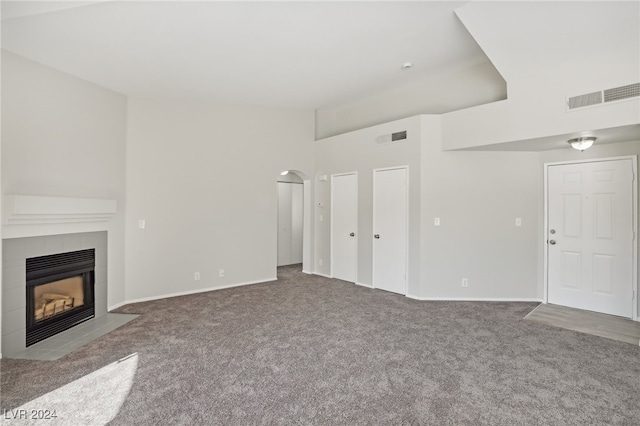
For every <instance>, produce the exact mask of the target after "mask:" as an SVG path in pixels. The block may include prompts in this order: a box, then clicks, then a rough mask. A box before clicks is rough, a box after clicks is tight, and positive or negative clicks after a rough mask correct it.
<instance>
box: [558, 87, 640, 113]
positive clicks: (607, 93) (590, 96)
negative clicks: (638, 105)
mask: <svg viewBox="0 0 640 426" xmlns="http://www.w3.org/2000/svg"><path fill="white" fill-rule="evenodd" d="M637 97H640V83H634V84H628V85H626V86H620V87H614V88H612V89H606V90H600V91H598V92H592V93H586V94H584V95H578V96H573V97H570V98H568V99H567V111H571V110H574V109H578V108H585V107H588V106H593V105H600V104H604V103H608V102H616V101H624V100H626V99H631V98H637Z"/></svg>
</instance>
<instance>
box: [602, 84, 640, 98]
mask: <svg viewBox="0 0 640 426" xmlns="http://www.w3.org/2000/svg"><path fill="white" fill-rule="evenodd" d="M638 96H640V83H636V84H629V85H627V86H621V87H616V88H614V89H608V90H605V91H604V101H605V102H613V101H620V100H622V99H629V98H636V97H638Z"/></svg>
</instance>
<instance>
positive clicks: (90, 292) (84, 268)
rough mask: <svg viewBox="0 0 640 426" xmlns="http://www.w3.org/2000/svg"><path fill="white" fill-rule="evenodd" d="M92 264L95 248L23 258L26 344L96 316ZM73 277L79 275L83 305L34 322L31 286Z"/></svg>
mask: <svg viewBox="0 0 640 426" xmlns="http://www.w3.org/2000/svg"><path fill="white" fill-rule="evenodd" d="M95 263H96V254H95V249H87V250H78V251H72V252H67V253H57V254H52V255H48V256H39V257H32V258H29V259H27V260H26V281H27V287H26V291H27V309H26V319H27V322H26V324H27V335H26V346H27V347H28V346H31V345H33V344H34V343H37V342H39V341H41V340H44V339H46V338H48V337H51V336H53V335H55V334H58V333H61V332H63V331H65V330H68V329H69V328H71V327H73V326H75V325H78V324H80V323H82V322H84V321H87V320H90V319H91V318H94V317H95V288H94V287H95ZM76 276H82V282H83V293H84V304H83V305H82V306H79V307H75V308H72V309H69V311H67V312H64V313H62V314H59V315H55V316H53V317H51V318H47V319H44V320H42V321H38V322H36V320H35V300H34V288H35V287H37V286H40V285H44V284H48V283H51V282H54V281H59V280H63V279H66V278H72V277H76Z"/></svg>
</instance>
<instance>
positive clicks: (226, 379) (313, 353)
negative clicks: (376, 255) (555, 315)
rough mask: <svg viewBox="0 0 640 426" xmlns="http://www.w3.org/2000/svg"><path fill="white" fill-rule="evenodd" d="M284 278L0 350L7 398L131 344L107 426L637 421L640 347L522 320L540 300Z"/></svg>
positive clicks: (20, 397)
mask: <svg viewBox="0 0 640 426" xmlns="http://www.w3.org/2000/svg"><path fill="white" fill-rule="evenodd" d="M278 275H279V280H278V281H277V282H272V283H264V284H257V285H252V286H246V287H239V288H235V289H227V290H219V291H214V292H209V293H202V294H197V295H191V296H182V297H178V298H172V299H164V300H158V301H153V302H145V303H139V304H134V305H128V306H125V307H122V308H120V309H119V311H121V312H126V313H137V314H141V316H140V317H139V318H137V319H135V320H133V321H131V322H130V323H128V324H126V325H125V326H123V327H121V328H118V329H117V330H115V331H113V332H111V333H110V334H108V335H106V336H104V337H102V338H100V339H98V340H95V341H93V342H91V343H90V344H88V345H86V346H84V347H82V348H80V349H79V350H77V351H75V352H73V353H72V354H70V355H67V356H65V357H63V358H61V359H59V360H57V361H28V360H10V359H3V360H1V361H0V372H1V373H2V381H1V385H2V388H1V396H2V400H1V408H2V409H11V408H14V409H15V408H16V407H20V406H23V404H25V403H27V402H29V401H32V400H33V399H35V398H37V397H42V396H43V395H44V394H46V393H48V392H51V391H54V390H55V389H57V388H60V387H61V386H63V385H66V384H68V383H70V382H73V381H75V380H76V379H81V378H82V377H83V376H85V375H88V374H89V373H92V372H96V371H97V370H100V369H102V368H103V367H105V366H108V368H107V369H106V370H104V371H105V372H109V371H112V370H111V369H113V368H117V367H113V366H114V365H116V366H117V365H118V363H115V362H116V361H118V360H119V359H121V358H124V357H127V356H129V355H131V354H134V353H137V361H136V362H137V364H136V365H135V373H133V379H132V380H130V379H128V380H125V379H122V380H121V381H122V382H123V383H122V385H121V387H122V392H124V393H125V395H126V392H129V393H128V396H126V397H125V398H122V399H123V400H124V403H123V404H122V406H121V408H120V410H119V413H118V414H117V415H116V417H115V418H114V419H113V421H112V422H111V424H113V425H132V424H136V425H157V424H184V425H200V424H207V425H210V424H221V425H236V424H241V425H249V424H318V425H320V424H322V425H325V424H384V425H389V424H416V425H417V424H433V425H436V424H437V425H441V424H469V425H477V424H491V425H496V424H504V425H507V424H508V425H517V424H527V425H531V424H575V425H584V424H624V425H637V424H640V403H639V402H638V401H640V347H638V346H633V345H630V344H627V343H622V342H616V341H612V340H609V339H605V338H601V337H596V336H591V335H587V334H582V333H578V332H575V331H570V330H564V329H560V328H555V327H551V326H547V325H543V324H538V323H535V322H531V321H523V320H522V318H523V317H524V316H525V315H526V314H527V313H529V312H530V311H531V310H532V309H533V308H534V307H535V304H534V303H496V302H493V303H492V302H420V301H415V300H411V299H408V298H406V297H403V296H399V295H394V294H391V293H386V292H383V291H378V290H370V289H367V288H363V287H359V286H356V285H353V284H349V283H345V282H342V281H338V280H330V279H326V278H322V277H318V276H310V275H305V274H302V273H301V272H299V267H285V268H281V269H280V270H279V271H278ZM128 359H131V358H128ZM127 365H134V364H131V363H128V364H127ZM128 368H130V367H128ZM101 374H103V375H104V374H107V373H101ZM94 376H95V375H94ZM98 376H99V375H98ZM129 376H130V375H129ZM129 376H127V375H123V377H129ZM125 382H126V383H125ZM76 388H77V386H76ZM129 388H130V390H129ZM59 392H60V391H59ZM114 392H115V393H118V392H120V391H117V390H116V391H114V390H113V389H112V387H111V386H107V387H105V391H104V392H103V394H104V395H103V396H102V397H103V398H104V404H105V410H107V409H110V408H112V407H107V405H108V404H112V403H113V401H114V400H121V399H118V398H114V397H113V394H114ZM97 393H98V395H97V396H96V392H95V391H93V392H90V393H89V395H91V398H92V400H94V402H95V400H98V401H100V398H101V396H100V392H97ZM43 400H44V401H46V400H47V399H43ZM49 400H50V399H49ZM39 401H40V400H39ZM93 405H95V404H93ZM40 408H41V409H48V408H51V407H40ZM93 410H95V408H93ZM82 418H83V419H85V420H83V421H84V422H85V423H84V424H87V423H86V422H89V421H88V420H86V417H82ZM101 418H102V417H100V416H97V415H96V417H95V422H96V424H99V423H100V422H101V420H99V419H101ZM15 424H21V423H19V422H15ZM40 424H44V423H40ZM47 424H52V423H47ZM61 424H67V425H69V424H73V422H72V420H71V419H67V421H66V422H64V423H61Z"/></svg>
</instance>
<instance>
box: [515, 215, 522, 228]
mask: <svg viewBox="0 0 640 426" xmlns="http://www.w3.org/2000/svg"><path fill="white" fill-rule="evenodd" d="M516 226H517V227H520V226H522V218H520V217H516Z"/></svg>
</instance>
